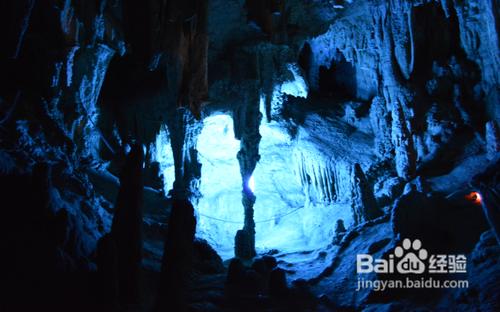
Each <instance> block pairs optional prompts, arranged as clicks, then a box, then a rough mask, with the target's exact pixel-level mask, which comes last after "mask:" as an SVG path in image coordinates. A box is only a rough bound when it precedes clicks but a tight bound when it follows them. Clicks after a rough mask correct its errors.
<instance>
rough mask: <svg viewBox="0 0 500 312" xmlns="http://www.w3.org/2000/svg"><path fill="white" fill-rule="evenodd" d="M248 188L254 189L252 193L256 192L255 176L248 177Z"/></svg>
mask: <svg viewBox="0 0 500 312" xmlns="http://www.w3.org/2000/svg"><path fill="white" fill-rule="evenodd" d="M248 188H249V189H250V190H251V191H252V193H255V180H254V178H253V176H251V177H250V179H248Z"/></svg>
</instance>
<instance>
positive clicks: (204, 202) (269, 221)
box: [195, 113, 334, 259]
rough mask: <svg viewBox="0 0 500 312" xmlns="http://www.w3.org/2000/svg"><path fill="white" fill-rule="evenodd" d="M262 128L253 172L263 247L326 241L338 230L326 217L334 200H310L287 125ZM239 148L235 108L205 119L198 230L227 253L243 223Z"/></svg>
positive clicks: (289, 249) (285, 248) (301, 247)
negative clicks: (299, 175)
mask: <svg viewBox="0 0 500 312" xmlns="http://www.w3.org/2000/svg"><path fill="white" fill-rule="evenodd" d="M260 133H261V135H262V140H261V142H260V146H259V153H260V155H261V159H260V161H259V162H258V164H257V167H256V169H255V171H254V172H253V175H252V178H251V181H252V184H253V185H252V188H253V191H254V194H255V196H256V198H257V200H256V202H255V205H254V220H255V223H256V227H255V231H256V234H255V235H256V237H255V240H256V241H255V245H256V251H257V253H258V254H259V253H260V254H262V253H265V252H268V251H270V250H278V251H279V252H280V253H293V252H301V251H305V250H312V249H317V248H320V247H324V246H325V245H327V244H329V243H330V240H331V237H332V233H333V230H334V229H333V223H334V222H332V224H330V222H324V219H325V218H324V216H325V215H327V214H328V213H331V212H332V206H331V205H330V206H324V207H323V206H322V207H319V206H317V205H313V204H311V203H309V202H308V201H307V200H306V196H305V194H304V191H303V188H302V186H301V184H300V180H299V179H298V178H297V174H296V172H295V169H294V168H295V164H294V161H295V160H294V157H293V150H294V147H295V146H294V145H295V144H296V142H293V140H292V138H291V137H290V135H289V134H288V133H287V131H286V130H285V129H284V128H283V127H282V126H280V125H279V124H278V123H277V122H273V121H272V122H269V123H262V124H261V126H260ZM239 149H240V141H238V140H236V139H235V137H234V129H233V119H232V117H231V116H230V115H229V114H223V113H218V114H215V115H211V116H209V117H207V118H205V119H204V121H203V129H202V131H201V133H200V136H199V138H198V143H197V150H198V158H199V162H200V163H201V164H202V167H201V181H200V193H201V195H202V197H201V198H200V200H199V202H198V204H197V205H196V206H195V211H196V215H197V229H196V236H197V237H199V238H202V239H206V240H207V241H208V242H209V244H210V245H212V246H213V247H214V249H215V250H216V251H217V252H218V253H219V255H220V256H221V257H222V258H223V259H228V258H231V257H233V256H234V237H235V234H236V232H237V231H238V230H239V229H241V228H242V227H243V218H244V210H243V205H242V203H241V200H242V179H241V174H240V168H239V163H238V160H237V157H236V155H237V153H238V151H239Z"/></svg>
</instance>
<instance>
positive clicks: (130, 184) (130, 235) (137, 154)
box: [111, 144, 144, 305]
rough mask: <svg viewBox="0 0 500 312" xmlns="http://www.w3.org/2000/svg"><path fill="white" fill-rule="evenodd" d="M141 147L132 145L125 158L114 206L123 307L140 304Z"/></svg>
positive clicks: (119, 294) (112, 231) (118, 272)
mask: <svg viewBox="0 0 500 312" xmlns="http://www.w3.org/2000/svg"><path fill="white" fill-rule="evenodd" d="M143 161H144V154H143V151H142V146H141V145H140V144H135V145H134V146H133V147H132V149H131V151H130V153H129V154H128V155H127V159H126V161H125V164H124V167H123V170H122V173H121V176H120V190H119V192H118V198H117V200H116V205H115V211H116V212H115V215H114V218H113V225H112V227H111V237H112V240H113V242H114V244H115V245H116V258H117V265H118V268H117V276H118V297H119V302H120V304H122V305H125V304H132V303H137V302H139V296H140V294H139V271H140V265H141V259H142V204H143V202H142V201H143V187H144V186H143Z"/></svg>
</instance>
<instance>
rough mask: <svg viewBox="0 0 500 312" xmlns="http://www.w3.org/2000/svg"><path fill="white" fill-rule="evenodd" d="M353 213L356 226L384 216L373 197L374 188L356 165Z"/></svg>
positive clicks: (354, 171)
mask: <svg viewBox="0 0 500 312" xmlns="http://www.w3.org/2000/svg"><path fill="white" fill-rule="evenodd" d="M352 179H353V182H352V184H353V190H352V194H353V199H352V204H351V205H352V211H353V216H354V222H355V223H356V224H359V223H362V222H366V221H370V220H373V219H375V218H378V217H380V216H382V214H383V212H382V210H381V209H380V208H379V207H378V206H377V202H376V201H375V196H374V195H373V186H372V185H371V184H370V183H368V180H367V179H366V176H365V174H364V172H363V169H361V166H360V165H359V164H355V165H354V169H353V174H352Z"/></svg>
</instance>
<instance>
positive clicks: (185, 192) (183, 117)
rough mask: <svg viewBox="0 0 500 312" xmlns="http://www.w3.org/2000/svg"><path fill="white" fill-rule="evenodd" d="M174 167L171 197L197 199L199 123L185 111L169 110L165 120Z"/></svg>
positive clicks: (199, 171)
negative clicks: (169, 112)
mask: <svg viewBox="0 0 500 312" xmlns="http://www.w3.org/2000/svg"><path fill="white" fill-rule="evenodd" d="M167 126H168V129H169V134H170V141H171V145H172V152H173V157H174V165H175V181H174V187H173V196H174V197H176V198H179V199H190V200H191V201H193V202H196V201H197V198H199V196H200V194H199V190H198V186H199V179H200V176H201V164H200V163H199V162H198V151H197V150H196V141H197V139H198V136H199V134H200V131H201V126H202V124H201V122H200V121H199V120H197V119H196V118H194V116H193V115H192V114H191V113H190V112H189V111H188V110H186V109H184V108H181V109H174V110H171V114H170V115H169V117H168V120H167Z"/></svg>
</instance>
